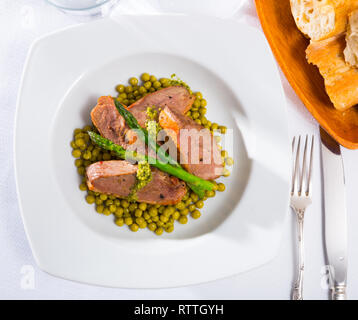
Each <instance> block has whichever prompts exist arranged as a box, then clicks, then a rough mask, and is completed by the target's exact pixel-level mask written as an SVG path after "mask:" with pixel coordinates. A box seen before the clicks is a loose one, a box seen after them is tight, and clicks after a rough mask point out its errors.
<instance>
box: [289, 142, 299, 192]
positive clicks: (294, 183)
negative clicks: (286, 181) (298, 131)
mask: <svg viewBox="0 0 358 320" xmlns="http://www.w3.org/2000/svg"><path fill="white" fill-rule="evenodd" d="M300 146H301V135H299V136H298V143H297V148H296V159H295V164H294V173H293V180H292V189H291V193H294V192H295V191H298V189H297V188H298V181H297V180H298V175H299V171H300Z"/></svg>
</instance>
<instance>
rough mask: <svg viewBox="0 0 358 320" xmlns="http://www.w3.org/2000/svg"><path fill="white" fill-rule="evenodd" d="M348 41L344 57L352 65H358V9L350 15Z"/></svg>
mask: <svg viewBox="0 0 358 320" xmlns="http://www.w3.org/2000/svg"><path fill="white" fill-rule="evenodd" d="M346 43H347V45H346V48H345V49H344V58H345V60H346V62H347V63H348V64H349V65H350V66H352V67H358V10H355V11H353V12H351V13H350V14H349V16H348V26H347V33H346Z"/></svg>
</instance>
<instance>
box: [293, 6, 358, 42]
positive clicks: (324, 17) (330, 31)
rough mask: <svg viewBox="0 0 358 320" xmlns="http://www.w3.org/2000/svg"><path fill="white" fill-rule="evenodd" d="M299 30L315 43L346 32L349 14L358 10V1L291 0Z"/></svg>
mask: <svg viewBox="0 0 358 320" xmlns="http://www.w3.org/2000/svg"><path fill="white" fill-rule="evenodd" d="M290 3H291V11H292V15H293V17H294V19H295V22H296V25H297V27H298V29H299V30H300V31H301V32H302V33H304V34H305V35H306V36H307V37H309V38H310V39H311V40H313V41H320V40H324V39H328V38H330V37H333V36H336V35H339V34H341V33H343V32H345V31H346V28H347V21H348V14H349V13H350V12H351V11H353V10H355V9H358V1H357V0H290Z"/></svg>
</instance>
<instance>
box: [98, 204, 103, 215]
mask: <svg viewBox="0 0 358 320" xmlns="http://www.w3.org/2000/svg"><path fill="white" fill-rule="evenodd" d="M103 210H104V206H102V205H99V206H97V207H96V211H97V212H98V213H103Z"/></svg>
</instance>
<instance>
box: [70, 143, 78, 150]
mask: <svg viewBox="0 0 358 320" xmlns="http://www.w3.org/2000/svg"><path fill="white" fill-rule="evenodd" d="M70 145H71V147H72V149H76V148H77V146H76V143H75V142H74V141H71V143H70Z"/></svg>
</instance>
